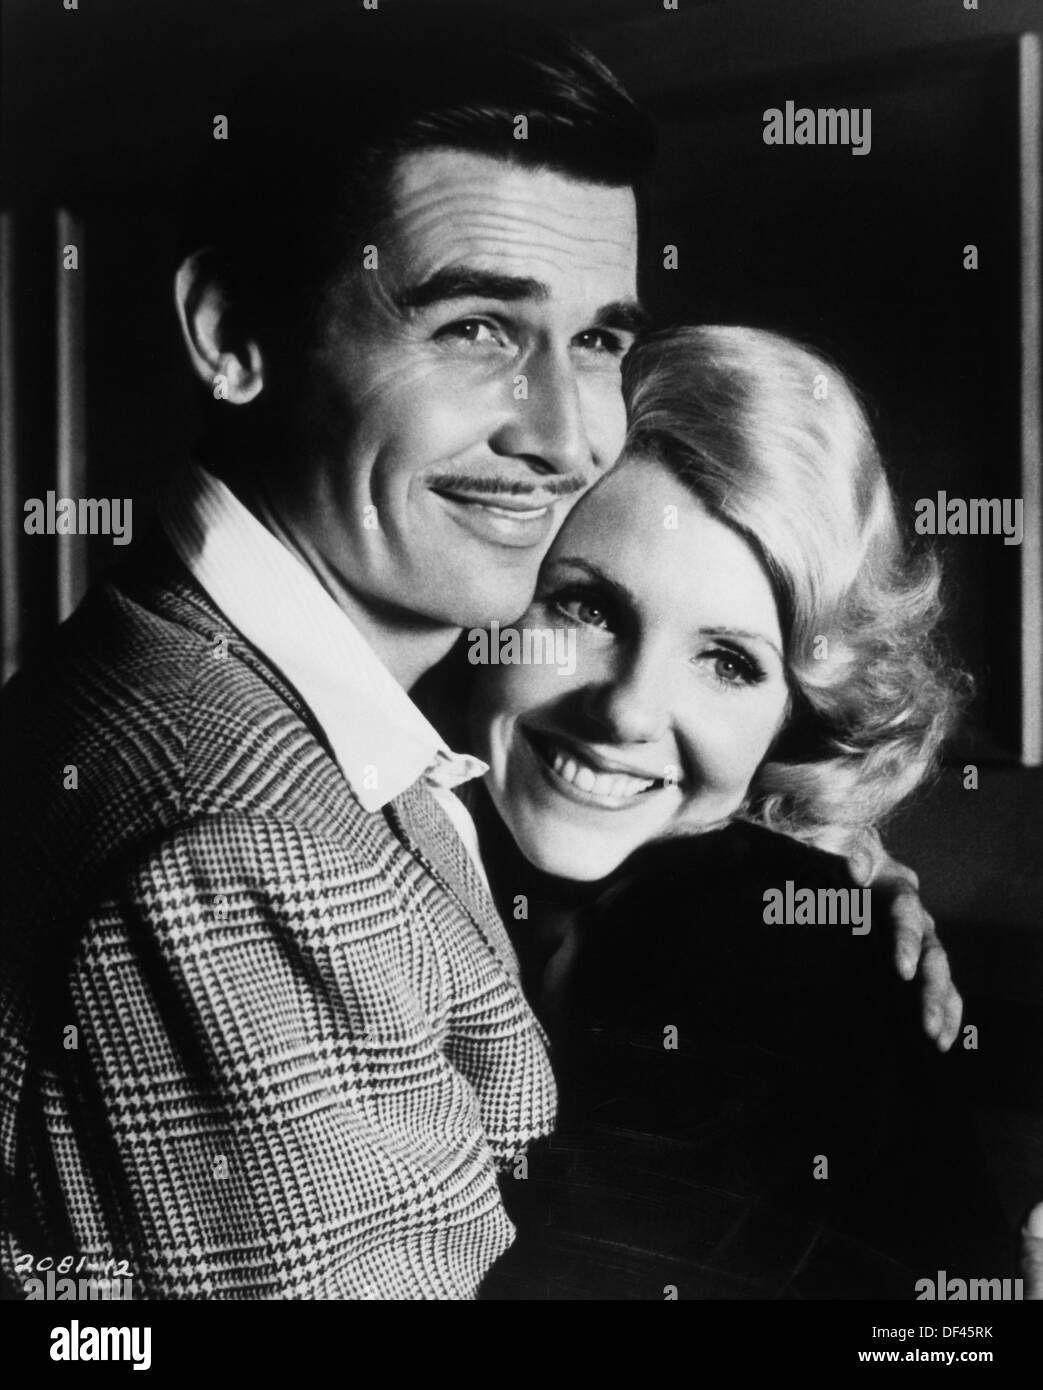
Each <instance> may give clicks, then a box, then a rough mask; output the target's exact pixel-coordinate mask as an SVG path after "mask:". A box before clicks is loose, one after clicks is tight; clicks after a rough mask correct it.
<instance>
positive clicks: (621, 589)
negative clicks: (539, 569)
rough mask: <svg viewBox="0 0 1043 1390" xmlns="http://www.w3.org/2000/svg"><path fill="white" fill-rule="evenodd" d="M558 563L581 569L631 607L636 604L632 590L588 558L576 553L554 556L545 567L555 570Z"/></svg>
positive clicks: (635, 597)
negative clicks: (585, 558)
mask: <svg viewBox="0 0 1043 1390" xmlns="http://www.w3.org/2000/svg"><path fill="white" fill-rule="evenodd" d="M559 565H560V566H567V567H568V568H569V569H578V570H582V571H583V573H584V574H585V575H586V576H587V577H588V578H589V579H594V580H596V581H597V583H599V584H603V585H604V586H605V588H606V589H611V590H612V592H613V593H615V594H618V595H619V597H620V598H624V599H626V601H627V602H628V603H629V604H630V605H631V606H632V607H636V606H637V596H636V595H635V594H634V592H633V590H631V589H628V588H627V586H626V585H625V584H623V583H621V582H620V581H619V580H618V579H613V578H612V576H611V575H609V574H606V573H605V571H604V570H602V569H599V568H598V566H597V565H593V564H591V562H590V561H589V560H583V559H581V558H580V556H578V555H561V556H555V557H554V559H553V560H550V561H549V562H548V563H547V564H546V566H545V569H547V570H556V569H557V568H558V566H559Z"/></svg>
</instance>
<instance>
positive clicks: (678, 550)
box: [471, 459, 788, 880]
mask: <svg viewBox="0 0 1043 1390" xmlns="http://www.w3.org/2000/svg"><path fill="white" fill-rule="evenodd" d="M664 516H669V517H671V518H672V519H676V522H677V524H676V526H669V527H664V524H663V521H664ZM519 627H522V628H525V627H535V628H554V627H557V628H566V629H567V630H569V632H570V635H571V634H572V633H574V634H575V649H576V661H575V669H574V670H572V671H569V672H565V671H561V670H558V669H555V668H554V667H551V666H548V665H541V664H528V665H527V664H516V665H510V666H507V665H502V666H499V667H493V666H489V667H486V668H484V669H483V670H482V672H481V674H480V676H479V679H478V682H477V691H476V695H475V701H474V705H473V708H472V712H471V731H472V738H473V740H474V747H475V751H476V752H477V753H478V754H479V756H481V757H482V758H484V760H485V761H486V762H487V763H488V764H489V767H490V772H489V777H488V780H487V786H488V789H489V794H490V796H491V798H492V800H493V803H494V804H495V806H496V808H497V810H498V811H499V813H500V816H501V817H502V819H503V820H504V822H505V823H506V825H507V827H508V828H509V830H510V831H511V833H512V835H513V836H514V838H515V840H516V841H517V842H518V844H519V846H520V848H521V850H522V852H523V853H524V854H525V856H526V857H527V858H528V859H529V860H530V861H531V862H532V863H533V864H535V865H536V866H537V867H538V868H541V869H543V870H545V871H546V872H549V873H553V874H558V875H561V876H563V877H567V878H573V879H580V880H591V879H598V878H602V877H604V875H605V874H607V873H610V872H612V870H613V869H615V868H617V867H618V866H619V865H620V864H621V863H622V862H623V860H624V859H626V858H628V857H629V856H630V855H631V854H632V853H633V852H634V851H635V850H637V849H638V848H640V846H641V845H643V844H645V843H647V842H648V841H649V840H654V839H658V838H661V837H663V836H664V835H669V834H673V833H677V832H679V831H685V832H686V831H689V830H692V829H699V828H706V827H707V826H709V825H713V824H718V823H720V821H722V820H724V819H727V817H729V816H731V815H733V814H734V813H735V812H736V811H737V810H739V809H740V808H741V806H742V803H743V799H744V797H745V796H746V792H747V789H748V787H749V784H750V780H751V779H752V777H753V775H754V773H755V772H756V770H757V768H758V766H759V765H760V763H761V761H762V760H763V758H764V757H765V755H766V753H767V750H768V748H769V746H770V745H771V743H772V740H773V739H774V737H775V735H776V733H777V732H778V729H779V726H780V724H781V723H782V720H783V718H784V716H785V712H786V709H787V707H788V687H787V683H786V676H785V669H784V665H783V659H782V633H781V630H780V627H779V618H778V612H777V610H776V606H775V597H774V592H773V590H772V587H771V583H770V581H769V580H768V577H767V575H766V573H765V572H764V569H763V567H762V565H761V563H760V560H759V559H758V558H757V556H756V555H755V554H754V552H753V551H752V550H751V548H750V547H749V545H748V544H747V542H746V541H745V540H744V539H743V537H742V536H740V535H739V534H738V532H736V531H734V530H732V529H731V528H730V527H729V526H726V525H724V524H723V523H722V522H719V521H717V520H715V519H714V518H713V517H711V516H710V515H709V514H708V513H707V512H706V511H705V509H704V508H703V506H702V505H701V503H700V502H699V501H698V500H697V499H696V498H695V497H694V496H693V494H692V493H691V492H690V491H689V490H688V489H687V488H686V487H685V486H684V485H683V484H682V483H680V482H679V481H678V480H677V479H676V478H675V477H674V476H673V474H671V473H670V472H669V471H668V470H667V469H666V468H664V467H663V466H662V465H660V464H657V463H655V462H652V461H648V460H641V459H633V460H631V459H627V460H625V461H624V462H623V463H621V464H619V465H618V466H617V467H616V469H615V470H614V471H613V472H612V473H611V474H609V475H608V477H606V478H605V479H603V480H602V481H601V482H599V483H598V484H597V485H596V486H595V487H594V488H593V489H592V490H591V491H590V492H589V493H588V494H587V495H586V496H585V497H583V498H582V499H581V500H580V501H579V502H578V503H577V504H576V506H575V507H574V509H573V510H572V512H571V513H570V514H569V516H568V518H567V519H566V521H565V523H564V525H563V526H562V529H561V531H560V533H559V534H558V536H557V538H556V540H555V542H554V544H553V546H552V547H551V550H550V552H549V554H548V556H547V559H546V561H545V562H544V565H543V569H542V570H541V573H540V582H539V586H538V589H537V592H536V597H535V599H534V601H533V603H532V606H531V607H530V609H529V611H528V612H527V613H526V615H525V617H524V618H523V619H522V620H521V622H520V623H519Z"/></svg>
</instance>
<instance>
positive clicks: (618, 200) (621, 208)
mask: <svg viewBox="0 0 1043 1390" xmlns="http://www.w3.org/2000/svg"><path fill="white" fill-rule="evenodd" d="M390 193H391V214H392V220H391V227H390V232H391V237H390V241H391V244H390V246H389V247H388V250H389V251H390V253H391V260H392V267H393V274H394V279H395V281H396V282H398V287H399V288H401V289H404V288H406V285H405V284H403V280H404V279H405V280H406V281H407V282H412V281H415V280H416V279H418V278H419V279H426V278H427V277H429V276H431V275H432V274H435V273H437V272H439V271H441V270H443V269H446V268H450V267H451V268H454V269H461V268H468V267H469V268H471V269H473V270H476V271H485V272H491V273H495V272H503V273H505V274H508V275H513V276H516V277H521V278H528V279H530V280H531V281H533V282H536V283H543V284H549V285H551V286H553V284H554V283H555V282H556V281H561V280H562V278H563V277H569V278H572V277H576V276H578V277H580V281H581V282H588V281H591V280H596V281H597V282H598V284H599V286H600V287H601V288H602V289H604V290H608V289H611V295H612V297H624V296H632V295H633V294H634V292H635V284H636V277H637V214H636V205H635V198H634V194H633V191H632V190H631V189H629V188H616V187H607V186H604V185H601V184H594V183H588V182H584V181H583V180H581V179H577V178H573V177H571V176H570V175H568V174H563V173H559V172H557V171H555V170H548V169H534V168H529V167H526V166H522V165H518V164H515V163H512V162H510V161H507V160H502V159H494V158H492V157H491V156H486V155H479V154H473V153H471V152H469V151H463V150H450V149H435V150H425V151H421V152H418V153H414V154H410V155H406V156H404V157H403V158H402V159H400V160H399V162H398V164H397V165H396V167H395V170H394V172H393V175H392V179H391V186H390ZM576 288H579V285H578V284H577V285H576Z"/></svg>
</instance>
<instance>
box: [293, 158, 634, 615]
mask: <svg viewBox="0 0 1043 1390" xmlns="http://www.w3.org/2000/svg"><path fill="white" fill-rule="evenodd" d="M391 195H392V196H391V206H392V218H391V223H390V232H389V234H388V236H387V238H386V240H384V241H383V242H382V243H381V244H379V245H376V254H377V261H378V264H377V267H376V268H374V269H369V270H363V271H361V272H358V273H357V275H356V276H355V278H354V280H351V281H346V283H345V287H344V288H343V290H341V291H339V292H338V296H337V299H336V300H335V301H334V302H333V303H332V304H331V305H330V310H331V312H330V315H329V322H328V325H327V328H326V331H325V333H324V335H323V340H322V342H321V343H320V345H319V346H318V347H317V348H316V349H315V351H314V352H313V353H312V354H311V355H309V358H308V360H307V361H306V363H305V371H304V373H303V375H302V378H301V385H300V389H299V390H298V391H297V392H295V401H294V407H293V418H294V432H295V453H296V455H297V456H296V457H295V458H294V460H293V462H292V471H290V470H287V471H286V472H285V473H284V474H283V479H284V482H283V484H282V488H283V492H284V495H283V496H282V497H281V498H280V499H279V507H280V512H281V515H282V517H283V518H284V520H285V521H286V522H287V523H288V524H289V527H290V529H291V530H292V531H293V532H295V533H296V534H297V535H298V536H303V537H304V538H305V539H306V541H307V544H308V547H309V548H310V549H312V550H314V551H317V552H318V554H319V555H320V556H321V558H322V561H323V564H324V566H325V567H327V568H328V570H329V571H331V572H332V575H333V577H334V580H335V582H336V583H338V584H342V585H343V586H344V588H345V589H346V590H347V591H348V593H350V594H351V595H352V597H353V598H354V599H356V600H357V601H358V602H360V603H362V604H363V606H365V607H366V608H368V609H370V610H371V611H374V612H379V613H380V614H382V615H384V616H385V617H386V618H388V619H389V620H391V621H395V622H405V623H406V624H407V625H411V624H419V625H420V626H432V627H439V626H448V627H471V626H480V625H484V624H487V623H488V622H490V621H491V620H492V619H494V618H496V619H500V620H502V621H509V620H511V619H513V618H515V617H517V616H518V615H519V614H520V613H521V612H523V611H524V609H525V608H526V607H527V605H528V603H529V600H530V598H531V597H532V593H533V590H534V588H535V583H536V575H537V571H538V569H539V565H540V560H541V559H542V557H543V555H544V553H545V551H546V550H547V547H548V546H549V544H550V542H551V540H552V538H553V536H554V533H555V531H556V530H557V528H558V526H559V525H560V523H561V521H562V519H563V517H564V515H565V513H566V512H567V510H568V508H569V507H570V506H571V504H572V503H573V502H574V501H575V500H576V498H577V497H578V496H579V494H580V493H581V492H582V491H584V490H585V489H586V488H587V487H588V486H589V485H590V484H591V483H592V482H593V481H594V480H595V479H596V478H597V477H598V476H599V475H600V474H601V473H602V472H603V471H604V470H605V469H607V468H609V467H610V466H611V464H612V463H613V462H614V461H615V459H616V457H617V455H618V454H619V451H620V448H621V446H622V443H623V434H624V427H625V415H624V409H623V400H622V396H621V390H620V365H621V360H622V357H623V354H624V353H625V352H626V350H627V348H628V347H629V346H630V344H631V342H632V341H633V337H634V334H635V332H636V329H637V327H638V322H639V310H638V308H637V304H636V256H637V233H636V217H635V205H634V196H633V193H632V192H631V190H629V189H622V188H605V187H601V186H599V185H596V184H588V183H580V182H577V181H575V180H573V179H571V178H569V177H566V176H564V175H561V174H557V173H550V172H546V171H533V170H530V169H523V168H518V167H514V166H512V165H510V164H508V163H505V162H503V161H500V160H495V159H492V158H487V157H485V156H480V155H471V154H466V153H462V152H460V151H454V150H433V151H425V152H423V153H421V154H415V155H409V156H407V157H404V158H403V159H402V160H400V161H399V163H398V165H397V166H396V168H395V171H394V174H393V178H392V183H391ZM367 277H372V278H371V279H368V278H367ZM359 280H361V282H362V283H361V287H360V286H359V283H358V282H359Z"/></svg>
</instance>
